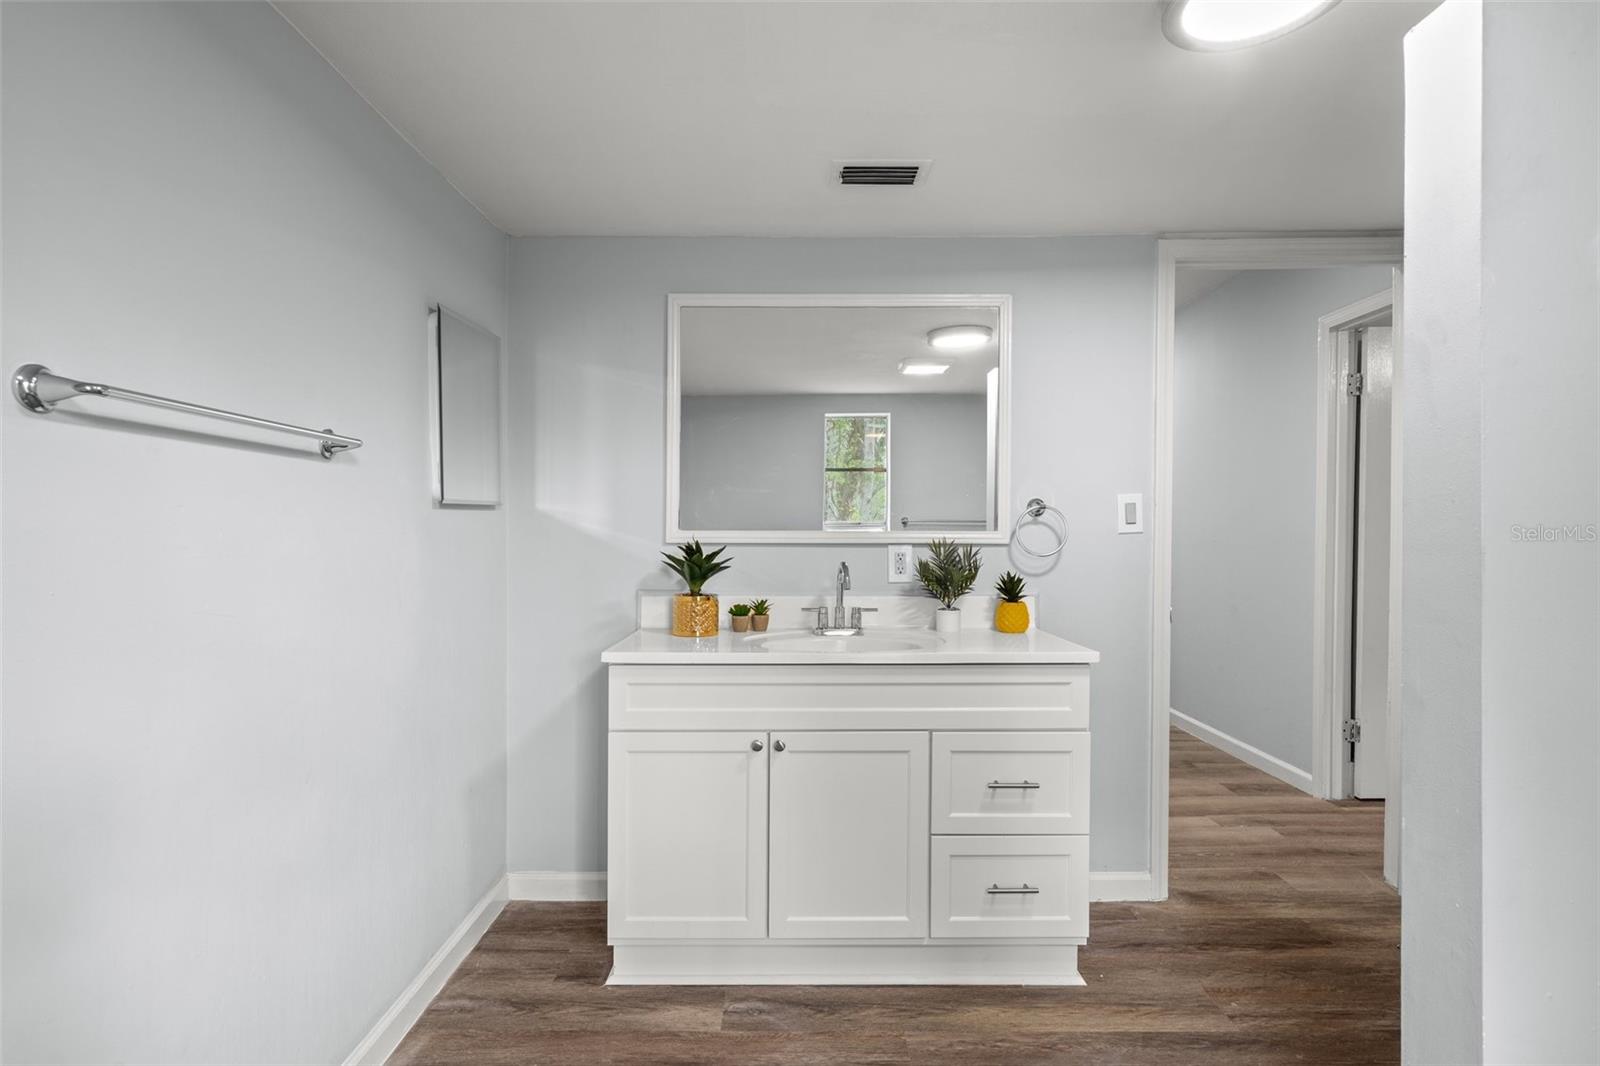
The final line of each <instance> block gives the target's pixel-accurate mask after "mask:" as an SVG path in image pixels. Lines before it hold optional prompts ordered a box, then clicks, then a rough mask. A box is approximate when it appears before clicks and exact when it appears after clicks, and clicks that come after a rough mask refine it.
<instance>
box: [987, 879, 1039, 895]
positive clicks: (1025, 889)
mask: <svg viewBox="0 0 1600 1066" xmlns="http://www.w3.org/2000/svg"><path fill="white" fill-rule="evenodd" d="M984 891H985V892H987V893H989V895H991V896H1037V895H1038V894H1039V890H1038V889H1037V888H1034V887H1033V886H1032V885H1030V884H1028V882H1026V881H1024V882H1022V887H1021V888H1013V887H1011V886H1010V885H1007V886H1006V887H1005V888H1001V887H1000V886H999V885H990V886H989V887H988V888H986V889H984Z"/></svg>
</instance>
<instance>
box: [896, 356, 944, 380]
mask: <svg viewBox="0 0 1600 1066" xmlns="http://www.w3.org/2000/svg"><path fill="white" fill-rule="evenodd" d="M949 369H950V364H949V363H936V362H934V361H933V360H931V359H902V360H900V373H902V374H911V375H913V376H918V377H922V376H927V375H931V374H943V373H944V372H945V371H946V370H949Z"/></svg>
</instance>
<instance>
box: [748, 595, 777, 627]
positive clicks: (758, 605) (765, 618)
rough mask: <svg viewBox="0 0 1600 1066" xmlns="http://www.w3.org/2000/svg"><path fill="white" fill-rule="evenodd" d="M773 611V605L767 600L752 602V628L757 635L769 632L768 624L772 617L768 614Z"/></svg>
mask: <svg viewBox="0 0 1600 1066" xmlns="http://www.w3.org/2000/svg"><path fill="white" fill-rule="evenodd" d="M771 610H772V605H771V604H770V603H768V602H767V601H766V600H751V601H750V628H751V629H753V630H755V631H756V632H757V633H765V632H766V631H767V623H769V622H771V621H772V615H771V614H769V613H768V612H769V611H771Z"/></svg>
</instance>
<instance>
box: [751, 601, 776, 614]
mask: <svg viewBox="0 0 1600 1066" xmlns="http://www.w3.org/2000/svg"><path fill="white" fill-rule="evenodd" d="M770 610H772V604H770V603H768V602H767V601H766V600H751V601H750V613H751V614H753V615H756V616H757V617H760V616H761V615H764V614H766V613H767V612H768V611H770Z"/></svg>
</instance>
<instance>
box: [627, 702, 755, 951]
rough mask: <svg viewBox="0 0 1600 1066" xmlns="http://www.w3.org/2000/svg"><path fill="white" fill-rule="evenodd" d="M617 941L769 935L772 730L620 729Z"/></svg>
mask: <svg viewBox="0 0 1600 1066" xmlns="http://www.w3.org/2000/svg"><path fill="white" fill-rule="evenodd" d="M610 773H611V778H610V782H609V785H608V795H609V800H610V803H609V807H610V810H609V814H608V821H607V827H608V830H609V833H610V840H609V842H608V844H607V851H608V859H609V872H608V874H607V908H606V910H607V928H608V932H609V935H610V939H611V940H613V941H615V940H628V939H634V938H647V939H656V938H684V937H689V938H693V937H719V938H720V937H764V936H766V935H767V735H766V734H765V733H756V732H750V731H739V732H729V733H612V734H611V750H610Z"/></svg>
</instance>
